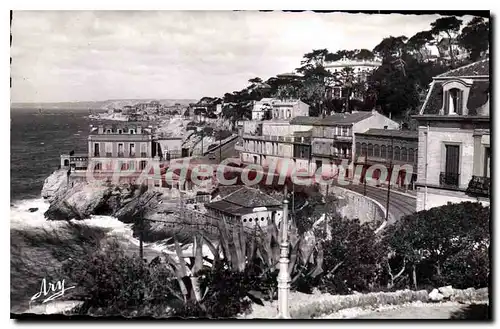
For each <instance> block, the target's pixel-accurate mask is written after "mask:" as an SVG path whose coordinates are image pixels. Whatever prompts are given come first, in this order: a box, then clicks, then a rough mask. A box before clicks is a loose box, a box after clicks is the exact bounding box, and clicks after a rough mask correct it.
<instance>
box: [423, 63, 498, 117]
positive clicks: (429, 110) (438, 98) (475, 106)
mask: <svg viewBox="0 0 500 329" xmlns="http://www.w3.org/2000/svg"><path fill="white" fill-rule="evenodd" d="M485 76H486V77H487V79H484V77H485ZM461 77H462V78H464V77H467V78H469V79H471V80H472V86H471V87H470V92H469V97H468V99H467V103H466V106H467V109H468V110H469V112H468V115H469V116H475V115H479V114H480V113H479V112H481V110H480V109H481V108H482V107H483V106H484V105H485V104H486V103H487V101H488V94H489V92H490V82H489V60H488V59H485V60H482V61H478V62H474V63H472V64H469V65H465V66H462V67H459V68H456V69H454V70H451V71H448V72H445V73H443V74H441V75H438V76H437V77H435V78H434V81H433V82H432V83H431V87H430V90H429V92H428V94H427V98H426V100H425V102H424V104H423V106H422V109H421V110H420V115H429V114H431V115H438V114H440V111H441V109H442V108H443V84H444V83H446V82H447V80H449V79H452V78H455V79H459V78H461ZM475 77H477V79H475Z"/></svg>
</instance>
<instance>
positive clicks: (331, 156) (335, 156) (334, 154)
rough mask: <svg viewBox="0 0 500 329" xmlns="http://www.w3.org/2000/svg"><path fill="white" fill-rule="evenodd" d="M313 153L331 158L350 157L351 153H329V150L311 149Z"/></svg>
mask: <svg viewBox="0 0 500 329" xmlns="http://www.w3.org/2000/svg"><path fill="white" fill-rule="evenodd" d="M312 153H313V154H314V155H321V156H327V157H330V158H333V159H350V158H351V155H352V154H351V153H330V152H329V151H322V150H313V152H312Z"/></svg>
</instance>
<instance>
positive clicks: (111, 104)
mask: <svg viewBox="0 0 500 329" xmlns="http://www.w3.org/2000/svg"><path fill="white" fill-rule="evenodd" d="M154 100H156V101H159V102H160V104H162V105H166V106H171V105H174V104H175V103H179V104H181V105H188V104H189V103H196V102H197V101H198V100H196V99H153V98H151V99H109V100H105V101H90V102H84V101H83V102H57V103H11V108H20V109H23V108H41V109H49V110H57V109H64V110H88V109H91V110H107V109H112V108H121V107H123V106H125V105H134V104H137V103H149V102H151V101H154Z"/></svg>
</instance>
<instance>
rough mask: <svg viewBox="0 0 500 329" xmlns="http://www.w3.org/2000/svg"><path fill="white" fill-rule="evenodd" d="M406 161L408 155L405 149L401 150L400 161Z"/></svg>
mask: <svg viewBox="0 0 500 329" xmlns="http://www.w3.org/2000/svg"><path fill="white" fill-rule="evenodd" d="M407 159H408V155H407V154H406V147H403V148H402V149H401V161H406V160H407Z"/></svg>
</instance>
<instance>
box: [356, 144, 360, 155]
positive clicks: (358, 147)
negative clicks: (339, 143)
mask: <svg viewBox="0 0 500 329" xmlns="http://www.w3.org/2000/svg"><path fill="white" fill-rule="evenodd" d="M360 154H361V144H360V143H356V155H358V156H359V155H360Z"/></svg>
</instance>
